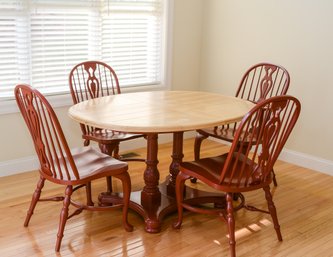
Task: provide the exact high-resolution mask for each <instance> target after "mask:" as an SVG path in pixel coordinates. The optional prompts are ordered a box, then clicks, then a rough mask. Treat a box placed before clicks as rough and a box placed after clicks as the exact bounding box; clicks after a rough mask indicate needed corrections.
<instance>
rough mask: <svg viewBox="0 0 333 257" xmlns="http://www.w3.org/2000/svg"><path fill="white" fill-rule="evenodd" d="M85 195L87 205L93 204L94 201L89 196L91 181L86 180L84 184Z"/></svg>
mask: <svg viewBox="0 0 333 257" xmlns="http://www.w3.org/2000/svg"><path fill="white" fill-rule="evenodd" d="M86 197H87V205H88V206H94V202H93V201H92V198H91V182H88V183H87V184H86Z"/></svg>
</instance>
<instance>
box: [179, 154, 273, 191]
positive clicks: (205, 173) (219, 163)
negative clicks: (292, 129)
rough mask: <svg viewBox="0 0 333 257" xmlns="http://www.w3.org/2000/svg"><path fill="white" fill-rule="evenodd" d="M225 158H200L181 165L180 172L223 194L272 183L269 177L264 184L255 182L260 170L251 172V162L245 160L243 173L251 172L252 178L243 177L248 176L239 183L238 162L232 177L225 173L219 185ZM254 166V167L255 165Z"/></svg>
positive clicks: (221, 156) (224, 156)
mask: <svg viewBox="0 0 333 257" xmlns="http://www.w3.org/2000/svg"><path fill="white" fill-rule="evenodd" d="M227 156H228V153H226V154H223V155H220V156H215V157H208V158H202V159H199V160H196V161H191V162H183V163H181V166H180V170H181V171H182V172H184V173H186V174H187V175H189V176H191V177H195V178H197V179H199V180H201V181H202V182H204V183H206V184H208V185H210V186H212V187H213V188H215V189H217V190H221V191H224V192H245V191H250V190H253V189H255V188H260V187H262V186H263V184H270V183H271V182H272V176H271V175H269V176H268V177H267V178H266V181H265V183H262V181H260V180H257V179H256V177H257V176H256V173H259V172H260V170H257V171H256V172H253V170H254V169H253V164H252V161H251V160H250V159H248V158H247V160H246V161H245V162H244V163H246V164H245V165H246V167H245V169H244V170H243V172H244V173H248V174H251V172H253V174H252V176H251V177H250V178H249V179H248V180H247V181H245V177H248V176H243V177H244V179H242V180H241V181H239V180H238V179H237V178H238V177H239V175H240V174H239V171H240V170H242V169H241V168H240V167H238V166H240V165H241V163H239V162H238V164H237V167H236V168H235V172H234V173H233V174H232V175H233V177H231V173H227V176H225V179H224V181H223V182H222V183H220V178H221V171H222V169H223V167H224V164H225V162H226V158H227ZM244 158H245V157H244ZM233 165H234V161H233V160H232V161H231V163H230V166H231V167H232V166H233ZM254 165H255V166H256V165H257V164H254ZM240 185H241V186H240Z"/></svg>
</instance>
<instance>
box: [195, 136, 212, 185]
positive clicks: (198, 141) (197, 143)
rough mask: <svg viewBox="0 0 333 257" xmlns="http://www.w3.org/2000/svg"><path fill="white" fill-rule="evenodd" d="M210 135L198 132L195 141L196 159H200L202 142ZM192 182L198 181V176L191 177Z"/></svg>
mask: <svg viewBox="0 0 333 257" xmlns="http://www.w3.org/2000/svg"><path fill="white" fill-rule="evenodd" d="M207 137H208V136H205V135H202V134H200V133H199V132H198V133H197V135H196V137H195V141H194V160H196V161H197V160H199V159H200V149H201V143H202V141H203V140H205V139H206V138H207ZM191 182H192V183H196V182H197V179H196V178H191Z"/></svg>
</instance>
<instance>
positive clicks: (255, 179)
mask: <svg viewBox="0 0 333 257" xmlns="http://www.w3.org/2000/svg"><path fill="white" fill-rule="evenodd" d="M300 110H301V105H300V102H299V101H298V100H297V99H296V98H294V97H292V96H275V97H272V98H269V99H266V100H263V101H261V102H259V103H258V104H257V105H256V106H255V107H254V108H253V109H252V110H251V111H250V112H249V113H247V115H245V117H244V118H243V119H242V121H241V122H240V124H239V127H238V129H237V131H236V134H235V138H234V141H233V143H232V145H231V149H230V152H229V153H228V156H227V159H226V163H225V166H224V167H223V170H222V172H221V177H220V182H221V183H227V184H229V185H230V186H234V187H237V188H239V187H247V186H258V187H260V186H262V185H263V184H264V183H265V182H267V181H268V180H267V178H268V177H269V176H270V174H271V171H272V169H273V166H274V163H275V161H276V160H277V158H278V156H279V154H280V152H281V150H282V148H283V146H284V145H285V143H286V141H287V139H288V137H289V135H290V133H291V131H292V129H293V128H294V126H295V123H296V121H297V119H298V116H299V114H300Z"/></svg>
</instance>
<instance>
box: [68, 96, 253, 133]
mask: <svg viewBox="0 0 333 257" xmlns="http://www.w3.org/2000/svg"><path fill="white" fill-rule="evenodd" d="M252 106H253V103H250V102H247V101H244V100H242V99H239V98H235V97H231V96H224V95H221V94H214V93H207V92H201V91H200V92H199V91H153V92H137V93H126V94H119V95H112V96H105V97H101V98H95V99H91V100H88V101H84V102H81V103H78V104H76V105H74V106H72V107H71V108H70V109H69V116H70V117H71V118H73V119H74V120H76V121H78V122H80V123H83V124H87V125H91V126H95V127H99V128H106V129H112V130H115V131H122V132H131V133H163V132H176V131H189V130H195V129H202V128H207V127H212V126H216V125H222V124H226V123H232V122H235V121H238V120H240V119H241V118H242V117H243V116H244V115H245V114H246V113H247V112H248V111H249V109H250V108H251V107H252Z"/></svg>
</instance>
